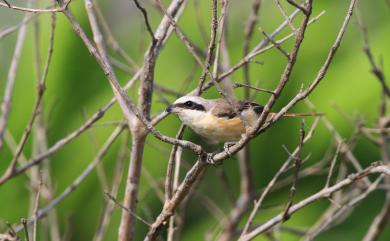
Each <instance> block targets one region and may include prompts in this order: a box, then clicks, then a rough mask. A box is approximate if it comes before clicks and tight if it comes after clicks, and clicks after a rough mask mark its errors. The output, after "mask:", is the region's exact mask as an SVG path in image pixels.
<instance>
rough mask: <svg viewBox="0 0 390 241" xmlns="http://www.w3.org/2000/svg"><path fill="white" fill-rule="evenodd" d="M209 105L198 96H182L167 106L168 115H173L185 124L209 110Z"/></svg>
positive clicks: (207, 101)
mask: <svg viewBox="0 0 390 241" xmlns="http://www.w3.org/2000/svg"><path fill="white" fill-rule="evenodd" d="M211 107H212V106H211V103H210V101H209V100H206V99H204V98H202V97H199V96H183V97H180V98H179V99H177V100H175V102H173V104H171V105H170V106H168V108H167V109H166V111H167V112H168V113H175V114H177V115H178V116H179V118H180V119H181V120H182V121H183V122H184V123H185V124H190V123H188V122H193V121H196V120H197V119H198V118H200V117H202V116H203V115H204V114H205V113H206V112H207V111H208V110H210V108H211Z"/></svg>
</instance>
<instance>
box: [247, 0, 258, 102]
mask: <svg viewBox="0 0 390 241" xmlns="http://www.w3.org/2000/svg"><path fill="white" fill-rule="evenodd" d="M260 6H261V0H254V1H253V3H252V9H251V14H250V15H249V18H248V20H247V23H246V25H245V28H244V56H247V55H248V53H249V50H250V40H251V38H252V35H253V30H254V29H255V26H256V23H257V21H258V19H259V10H260ZM249 66H250V65H249V64H246V65H244V67H243V73H244V84H246V85H250V84H251V83H250V79H249ZM249 96H250V89H249V88H244V98H245V100H248V99H249Z"/></svg>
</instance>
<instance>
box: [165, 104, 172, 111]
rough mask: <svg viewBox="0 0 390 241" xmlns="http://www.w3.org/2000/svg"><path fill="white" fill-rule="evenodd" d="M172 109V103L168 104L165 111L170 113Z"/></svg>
mask: <svg viewBox="0 0 390 241" xmlns="http://www.w3.org/2000/svg"><path fill="white" fill-rule="evenodd" d="M172 110H173V105H169V106H168V108H167V109H166V110H165V111H166V112H168V113H172Z"/></svg>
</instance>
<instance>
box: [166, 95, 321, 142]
mask: <svg viewBox="0 0 390 241" xmlns="http://www.w3.org/2000/svg"><path fill="white" fill-rule="evenodd" d="M263 110H264V106H262V105H259V104H257V103H254V102H250V101H238V104H237V105H236V107H234V106H233V105H232V104H231V103H229V101H227V100H226V99H221V98H220V99H205V98H203V97H200V96H182V97H180V98H178V99H177V100H175V101H174V102H173V104H171V105H169V106H168V108H167V109H166V112H168V113H174V114H176V115H177V116H178V117H179V119H180V120H181V122H182V123H183V124H184V125H186V126H188V127H190V128H191V129H192V130H193V131H194V132H195V133H197V134H198V135H200V136H202V137H204V138H205V139H206V141H207V142H209V143H212V144H217V143H220V142H224V143H234V142H237V141H239V140H240V139H241V137H242V135H243V134H245V133H246V131H247V129H248V128H250V127H254V125H255V123H256V122H257V120H258V118H259V117H260V115H261V113H262V112H263ZM312 115H319V114H286V115H285V116H312ZM272 116H273V114H272V113H270V115H269V116H268V117H267V118H272Z"/></svg>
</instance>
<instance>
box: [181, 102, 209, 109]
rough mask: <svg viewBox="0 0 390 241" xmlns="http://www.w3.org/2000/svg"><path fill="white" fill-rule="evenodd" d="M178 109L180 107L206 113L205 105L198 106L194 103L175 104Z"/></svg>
mask: <svg viewBox="0 0 390 241" xmlns="http://www.w3.org/2000/svg"><path fill="white" fill-rule="evenodd" d="M175 106H176V107H180V108H183V109H188V110H199V111H206V109H205V108H204V106H203V105H200V104H197V103H195V102H193V101H186V102H184V103H177V104H175Z"/></svg>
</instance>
